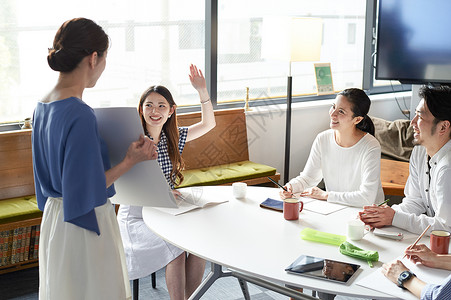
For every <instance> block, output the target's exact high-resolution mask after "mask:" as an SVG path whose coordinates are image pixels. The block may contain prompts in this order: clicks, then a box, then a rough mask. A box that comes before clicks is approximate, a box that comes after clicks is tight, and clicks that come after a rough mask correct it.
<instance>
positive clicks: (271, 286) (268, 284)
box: [231, 270, 318, 300]
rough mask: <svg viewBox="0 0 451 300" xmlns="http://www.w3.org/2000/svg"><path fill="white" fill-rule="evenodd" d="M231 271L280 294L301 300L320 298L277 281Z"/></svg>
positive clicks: (234, 274) (238, 276)
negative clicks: (279, 283)
mask: <svg viewBox="0 0 451 300" xmlns="http://www.w3.org/2000/svg"><path fill="white" fill-rule="evenodd" d="M231 273H232V274H231V276H233V277H236V278H238V279H242V280H244V281H247V282H250V283H253V284H255V285H258V286H261V287H264V288H266V289H269V290H271V291H274V292H276V293H279V294H283V295H286V296H289V297H291V298H294V299H299V300H318V298H314V297H312V296H309V295H306V294H304V293H301V292H298V291H295V290H293V289H290V288H287V287H284V286H281V285H278V284H276V283H273V282H270V281H267V280H264V279H261V278H258V277H253V276H249V275H247V274H243V273H240V272H237V271H234V270H231Z"/></svg>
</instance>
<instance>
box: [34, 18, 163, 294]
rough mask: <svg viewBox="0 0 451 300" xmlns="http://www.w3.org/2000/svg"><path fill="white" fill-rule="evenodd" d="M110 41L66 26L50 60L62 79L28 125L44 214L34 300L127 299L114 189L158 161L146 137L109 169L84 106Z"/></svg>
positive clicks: (99, 32)
mask: <svg viewBox="0 0 451 300" xmlns="http://www.w3.org/2000/svg"><path fill="white" fill-rule="evenodd" d="M108 45H109V40H108V36H107V35H106V34H105V32H104V31H103V29H102V28H101V27H100V26H98V25H97V24H96V23H94V22H93V21H91V20H88V19H84V18H77V19H72V20H69V21H66V22H65V23H64V24H63V25H62V26H61V27H60V29H59V30H58V32H57V33H56V35H55V39H54V41H53V48H51V49H49V54H48V57H47V60H48V63H49V66H50V67H51V68H52V69H53V70H55V71H59V72H60V75H59V78H58V81H57V83H56V85H55V87H54V88H53V89H52V90H51V91H50V92H49V94H48V95H46V96H45V97H44V98H42V100H41V101H40V102H38V104H37V107H36V110H35V112H34V118H33V123H34V124H33V133H32V144H33V168H34V178H35V189H36V197H37V200H38V205H39V208H40V209H41V210H43V211H44V215H43V217H42V223H41V236H40V243H39V299H41V300H43V299H57V300H61V299H64V300H68V299H69V300H70V299H74V300H78V299H87V300H91V299H129V298H131V293H130V283H129V281H128V276H127V269H126V265H125V258H124V252H123V248H122V241H121V238H120V233H119V229H118V226H117V222H116V217H115V213H114V208H113V206H112V205H111V203H110V201H109V200H108V197H111V196H113V195H114V193H115V191H114V187H113V185H112V184H113V182H114V181H115V180H116V179H117V178H119V177H120V176H121V175H122V174H124V173H125V172H127V171H128V170H129V169H130V168H131V167H133V165H135V164H136V163H138V162H140V161H144V160H148V159H156V157H157V154H156V146H155V144H154V143H153V142H152V141H151V140H150V139H149V138H147V137H144V136H141V137H140V138H139V140H137V141H136V142H133V143H132V144H131V145H130V147H129V149H128V152H127V154H126V157H125V158H124V160H123V161H122V162H121V163H119V164H118V165H117V166H115V167H114V168H111V169H110V165H109V160H108V155H107V149H106V146H105V144H104V143H103V142H102V141H101V139H100V136H99V132H98V129H97V121H96V118H95V115H94V112H93V110H92V109H91V107H89V106H88V105H87V104H86V103H84V102H83V100H82V95H83V91H84V89H85V88H90V87H93V86H94V85H95V84H96V82H97V79H99V77H100V75H101V74H102V72H103V70H104V69H105V64H106V56H107V51H108Z"/></svg>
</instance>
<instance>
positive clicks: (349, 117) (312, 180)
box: [280, 88, 384, 207]
mask: <svg viewBox="0 0 451 300" xmlns="http://www.w3.org/2000/svg"><path fill="white" fill-rule="evenodd" d="M370 105H371V102H370V99H369V98H368V96H367V95H366V94H365V92H364V91H362V90H360V89H356V88H351V89H346V90H344V91H342V92H340V93H339V94H338V95H337V97H336V99H335V103H334V104H333V105H332V107H331V108H330V110H329V115H330V128H331V129H328V130H326V131H324V132H321V133H320V134H318V136H317V137H316V139H315V141H314V142H313V146H312V149H311V152H310V156H309V158H308V161H307V164H306V165H305V168H304V170H303V171H302V172H301V174H300V175H299V176H297V177H296V178H293V179H291V180H290V181H289V182H288V183H287V184H286V185H285V187H286V188H287V190H288V192H286V191H283V190H281V192H280V195H281V197H282V199H285V198H288V197H292V195H293V193H299V192H301V196H307V197H311V198H315V199H319V200H326V201H329V202H333V203H339V204H345V205H349V206H357V207H362V206H364V205H371V204H374V203H379V202H382V201H383V199H384V193H383V191H382V185H381V180H380V160H381V147H380V145H379V142H378V141H377V140H376V138H375V137H374V136H373V135H374V124H373V122H372V121H371V119H370V117H368V115H367V113H368V111H369V109H370ZM321 179H324V183H325V186H326V191H323V190H321V189H319V188H318V187H316V185H317V184H318V183H319V182H320V181H321Z"/></svg>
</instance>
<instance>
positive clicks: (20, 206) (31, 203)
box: [0, 195, 42, 224]
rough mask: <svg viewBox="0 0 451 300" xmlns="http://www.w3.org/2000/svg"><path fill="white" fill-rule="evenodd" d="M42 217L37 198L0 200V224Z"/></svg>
mask: <svg viewBox="0 0 451 300" xmlns="http://www.w3.org/2000/svg"><path fill="white" fill-rule="evenodd" d="M38 217H42V211H40V210H39V208H38V204H37V202H36V196H34V195H33V196H26V197H19V198H12V199H6V200H0V224H6V223H11V222H16V221H22V220H27V219H32V218H38Z"/></svg>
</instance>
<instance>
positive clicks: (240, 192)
mask: <svg viewBox="0 0 451 300" xmlns="http://www.w3.org/2000/svg"><path fill="white" fill-rule="evenodd" d="M246 187H247V184H246V183H244V182H234V183H233V184H232V189H233V196H234V197H235V198H244V197H246Z"/></svg>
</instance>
